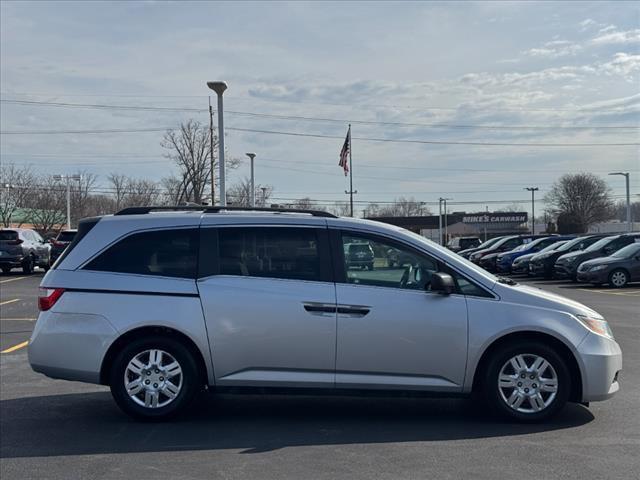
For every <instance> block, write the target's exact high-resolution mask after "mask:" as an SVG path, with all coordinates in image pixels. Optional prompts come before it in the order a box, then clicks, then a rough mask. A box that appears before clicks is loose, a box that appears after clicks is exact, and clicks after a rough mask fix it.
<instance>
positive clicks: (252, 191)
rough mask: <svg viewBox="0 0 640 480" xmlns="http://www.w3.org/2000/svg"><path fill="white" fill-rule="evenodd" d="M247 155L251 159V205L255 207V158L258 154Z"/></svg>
mask: <svg viewBox="0 0 640 480" xmlns="http://www.w3.org/2000/svg"><path fill="white" fill-rule="evenodd" d="M246 155H247V157H249V158H250V159H251V192H250V193H249V206H250V207H255V206H256V184H255V177H254V175H253V159H254V158H256V154H255V153H247V154H246Z"/></svg>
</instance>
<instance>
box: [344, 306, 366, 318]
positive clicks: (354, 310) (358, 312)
mask: <svg viewBox="0 0 640 480" xmlns="http://www.w3.org/2000/svg"><path fill="white" fill-rule="evenodd" d="M370 311H371V308H369V307H367V306H364V305H338V313H339V314H340V315H345V316H348V317H364V316H365V315H367V314H368V313H369V312H370Z"/></svg>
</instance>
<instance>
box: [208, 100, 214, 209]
mask: <svg viewBox="0 0 640 480" xmlns="http://www.w3.org/2000/svg"><path fill="white" fill-rule="evenodd" d="M209 157H211V206H213V205H215V198H216V196H215V193H216V170H215V168H214V166H213V164H214V157H213V107H212V106H211V96H209Z"/></svg>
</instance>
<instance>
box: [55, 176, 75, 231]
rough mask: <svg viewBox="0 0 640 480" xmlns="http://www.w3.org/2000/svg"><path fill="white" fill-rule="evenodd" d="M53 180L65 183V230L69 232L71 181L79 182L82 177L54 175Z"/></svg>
mask: <svg viewBox="0 0 640 480" xmlns="http://www.w3.org/2000/svg"><path fill="white" fill-rule="evenodd" d="M53 179H54V180H55V181H56V182H61V181H62V180H66V181H67V230H70V229H71V180H75V181H77V182H80V181H81V180H82V175H54V176H53Z"/></svg>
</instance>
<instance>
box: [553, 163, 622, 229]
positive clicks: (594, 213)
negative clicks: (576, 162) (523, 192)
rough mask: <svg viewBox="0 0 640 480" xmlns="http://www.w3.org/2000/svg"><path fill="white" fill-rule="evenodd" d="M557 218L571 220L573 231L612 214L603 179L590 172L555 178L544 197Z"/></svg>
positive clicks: (609, 198) (608, 194) (609, 197)
mask: <svg viewBox="0 0 640 480" xmlns="http://www.w3.org/2000/svg"><path fill="white" fill-rule="evenodd" d="M544 200H545V202H546V203H547V204H548V205H549V207H550V209H551V210H552V211H553V212H555V214H556V215H558V222H560V218H563V219H565V220H566V221H570V222H571V224H572V225H574V228H576V229H577V232H576V233H583V232H586V231H587V230H588V228H589V226H590V225H592V224H594V223H596V222H601V221H603V220H608V219H610V218H611V217H612V216H613V214H614V213H613V202H612V200H611V196H610V189H609V187H608V186H607V184H606V182H605V181H604V180H602V179H601V178H598V177H596V176H595V175H593V174H592V173H576V174H566V175H563V176H562V177H560V179H559V180H558V181H556V182H555V183H554V184H553V186H552V187H551V190H550V191H549V193H547V195H546V196H545V198H544Z"/></svg>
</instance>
